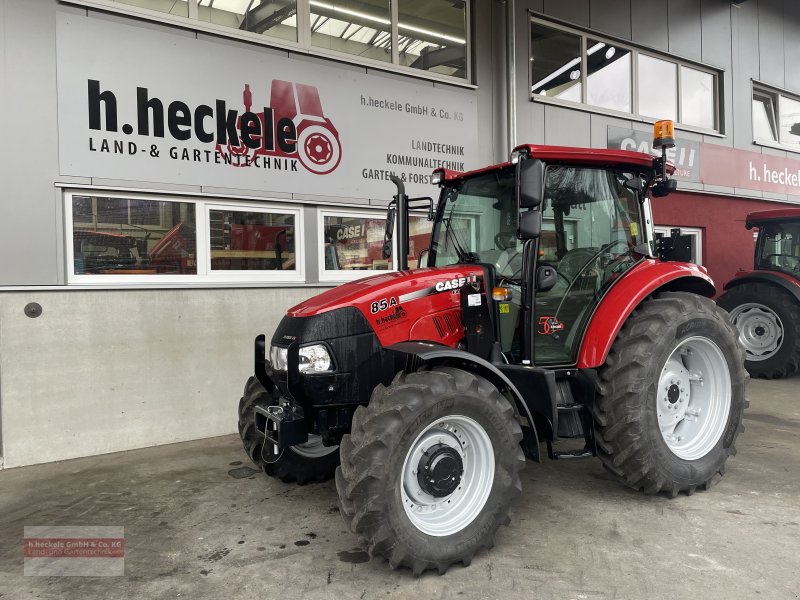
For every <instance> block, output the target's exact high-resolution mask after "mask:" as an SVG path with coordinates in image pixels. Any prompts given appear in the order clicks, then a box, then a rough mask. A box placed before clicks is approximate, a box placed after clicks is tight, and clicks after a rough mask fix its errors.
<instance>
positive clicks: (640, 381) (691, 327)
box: [594, 293, 747, 497]
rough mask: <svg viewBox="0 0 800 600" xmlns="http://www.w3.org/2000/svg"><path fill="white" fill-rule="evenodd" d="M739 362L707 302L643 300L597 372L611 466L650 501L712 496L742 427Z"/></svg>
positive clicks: (602, 451)
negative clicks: (705, 492)
mask: <svg viewBox="0 0 800 600" xmlns="http://www.w3.org/2000/svg"><path fill="white" fill-rule="evenodd" d="M743 360H744V356H743V351H742V349H741V348H740V347H739V345H738V342H737V334H736V331H735V330H734V328H733V327H732V326H731V324H730V322H729V321H728V319H727V316H726V314H725V312H724V311H722V310H721V309H719V308H718V307H717V306H716V305H715V304H714V303H713V302H712V301H711V300H709V299H707V298H703V297H701V296H698V295H696V294H686V293H664V294H660V295H658V296H656V297H655V298H653V299H651V300H647V301H645V302H644V303H643V304H642V305H641V306H639V307H638V308H637V309H636V310H635V311H634V313H633V314H632V315H631V316H630V317H629V318H628V320H627V321H626V323H625V325H623V327H622V329H621V330H620V332H619V334H618V335H617V338H616V340H615V341H614V344H613V345H612V347H611V351H610V352H609V355H608V358H607V359H606V363H605V365H604V366H603V367H602V368H601V369H600V372H599V390H598V396H597V399H596V402H595V414H594V418H595V424H596V427H597V447H598V456H599V458H600V459H601V460H602V462H603V465H604V466H605V467H606V469H608V470H609V471H610V472H611V473H613V474H614V475H615V476H616V477H617V478H618V479H620V480H622V481H623V482H624V483H626V484H627V485H629V486H631V487H633V488H635V489H640V490H643V491H644V492H645V493H648V494H656V493H659V492H664V493H666V494H668V495H670V496H673V497H674V496H676V495H677V494H678V493H679V492H685V493H687V494H691V493H693V492H694V491H695V489H697V488H701V489H707V488H708V487H709V486H710V485H711V483H712V480H713V478H714V476H715V475H716V474H718V473H719V474H720V475H722V474H723V473H724V472H725V462H726V461H727V459H728V457H729V456H730V455H732V454H734V453H735V448H734V443H735V441H736V436H737V435H738V434H739V432H740V431H741V429H742V412H743V410H744V408H745V405H746V400H745V396H744V386H745V381H746V378H747V373H746V372H745V370H744V366H743Z"/></svg>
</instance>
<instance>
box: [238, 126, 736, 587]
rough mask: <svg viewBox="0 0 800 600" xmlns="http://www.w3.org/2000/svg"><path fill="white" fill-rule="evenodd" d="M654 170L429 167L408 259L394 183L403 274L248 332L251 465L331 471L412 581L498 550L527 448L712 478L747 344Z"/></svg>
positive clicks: (290, 475)
mask: <svg viewBox="0 0 800 600" xmlns="http://www.w3.org/2000/svg"><path fill="white" fill-rule="evenodd" d="M659 130H660V129H659ZM669 133H671V132H669ZM669 137H671V135H670V136H669ZM657 141H659V142H661V144H662V145H664V146H666V145H668V144H669V142H670V141H671V140H667V139H665V138H663V137H662V138H660V139H659V140H657ZM668 170H669V169H668V166H667V164H666V161H665V159H664V157H663V156H662V157H653V156H650V155H648V154H641V153H636V152H628V151H620V150H597V149H581V148H566V147H553V146H536V145H524V146H519V147H517V148H516V149H515V150H514V152H513V153H512V157H511V160H510V161H509V162H506V163H503V164H499V165H495V166H491V167H487V168H483V169H478V170H475V171H470V172H468V173H454V172H450V171H445V170H438V171H435V172H434V180H435V183H438V185H439V186H440V188H441V195H440V198H439V202H438V206H437V208H436V211H435V215H434V214H433V212H431V218H432V219H433V221H434V223H433V234H432V241H431V245H430V248H429V251H428V260H427V264H428V266H427V267H425V268H420V269H415V270H408V269H407V268H406V267H407V256H408V252H407V250H408V214H409V207H410V206H411V207H413V208H419V206H420V203H422V204H427V203H428V202H429V201H430V199H409V198H407V197H406V195H405V193H404V188H403V184H402V182H401V181H400V180H399V179H397V178H395V180H394V181H395V183H396V185H397V188H398V193H397V195H396V196H395V200H394V202H393V203H392V205H390V217H389V219H388V220H389V221H390V222H391V221H392V220H393V218H394V217H396V220H397V238H398V248H399V251H398V267H399V270H398V271H397V272H391V273H386V274H381V275H376V276H373V277H368V278H366V279H362V280H360V281H357V282H353V283H347V284H344V285H342V286H339V287H337V288H335V289H332V290H329V291H326V292H323V293H322V294H320V295H318V296H316V297H314V298H311V299H309V300H307V301H305V302H303V303H301V304H299V305H297V306H295V307H294V308H292V309H290V310H289V312H288V314H287V315H286V316H285V317H284V318H283V320H282V321H281V323H280V324H279V326H278V329H277V331H276V332H275V333H274V335H273V336H272V340H271V343H270V345H269V347H267V343H266V338H265V336H264V335H260V336H258V337H257V338H256V342H255V376H254V377H251V378H250V379H249V381H248V382H247V384H246V386H245V390H244V395H243V397H242V398H241V400H240V403H239V431H240V434H241V438H242V441H243V443H244V448H245V450H246V451H247V453H248V455H249V456H250V458H251V459H252V460H253V461H254V462H255V463H256V464H257V465H258V466H259V467H261V468H262V469H263V470H264V471H265V472H266V473H267V474H268V475H270V476H273V477H277V478H280V479H282V480H284V481H289V480H296V481H297V482H298V483H306V482H312V481H322V480H324V479H326V478H329V477H331V476H333V475H334V474H335V477H336V488H337V491H338V495H339V506H340V510H341V513H342V515H343V516H344V518H345V520H346V521H347V522H348V523H349V525H350V527H351V529H352V530H353V531H354V532H355V533H358V534H360V535H361V536H363V537H364V538H365V539H366V544H367V547H368V549H369V552H370V554H372V555H381V556H384V557H386V558H387V559H388V561H389V564H390V566H391V567H393V568H396V567H407V568H410V569H412V571H413V573H414V574H415V575H418V574H420V573H422V572H423V571H424V570H426V569H437V570H438V571H439V572H440V573H443V572H444V571H446V570H447V569H448V567H449V566H450V565H452V564H454V563H459V562H460V563H463V564H464V565H467V564H469V562H470V561H471V560H472V557H473V556H474V555H475V553H476V552H478V551H479V550H481V549H482V548H490V547H491V546H492V545H493V544H494V539H495V533H496V531H497V529H498V528H499V526H500V525H504V524H508V523H509V522H510V515H509V507H510V505H511V502H512V500H513V498H514V497H515V496H517V495H518V494H519V493H520V491H521V489H522V485H521V482H520V476H519V472H520V470H521V469H522V468H523V466H524V465H525V459H526V457H527V458H528V459H531V460H533V461H540V460H541V457H542V455H543V454H544V452H546V454H547V455H548V456H549V457H550V458H574V457H583V456H592V455H595V456H597V457H598V458H599V459H600V460H601V461H602V463H603V465H604V466H605V467H606V468H607V469H608V470H609V471H610V472H611V473H612V474H613V475H614V476H615V477H616V478H617V479H619V480H620V481H621V482H623V483H624V484H626V485H628V486H631V487H633V488H635V489H638V490H642V491H644V492H645V493H648V494H655V493H664V494H666V495H669V496H675V495H677V494H678V493H680V492H684V493H686V494H692V493H693V492H694V491H695V490H697V489H707V488H708V487H709V486H710V485H711V483H712V480H714V479H715V476H717V475H718V474H722V473H723V472H724V469H725V462H726V460H727V459H728V457H729V456H730V455H731V454H733V453H734V442H735V440H736V437H737V435H738V433H739V431H740V430H741V423H742V411H743V410H744V408H745V404H746V401H745V394H744V391H745V389H744V388H745V379H746V373H745V370H744V367H743V360H744V356H743V351H742V350H741V348H740V346H739V344H738V342H737V334H736V330H735V329H734V328H733V327H732V325H731V324H730V321H729V320H728V317H727V314H726V313H725V312H724V311H723V310H722V309H720V308H718V307H717V306H716V304H714V302H712V301H711V300H710V298H711V297H712V296H713V295H714V294H715V288H714V285H713V283H712V282H711V280H710V279H709V277H708V275H707V274H706V272H705V270H703V269H702V268H701V267H698V266H696V265H693V264H688V263H682V262H676V261H671V260H670V256H669V255H670V252H671V247H670V244H668V243H656V240H655V236H654V235H653V230H652V217H651V211H650V196H651V195H652V196H665V195H667V194H668V193H669V192H671V191H672V190H674V189H675V181H674V180H671V179H669V178H668V176H667V171H668ZM430 205H431V207H432V202H431V203H430ZM390 229H391V228H388V227H387V231H388V230H390ZM545 233H547V235H545ZM569 438H577V439H578V440H581V441H582V447H581V443H580V442H579V443H578V444H577V445H576V444H575V443H574V442H573V444H572V446H573V448H578V449H573V450H569V449H566V450H565V449H562V448H561V447H560V446H562V447H563V443H564V442H563V440H565V439H567V440H568V439H569ZM559 442H561V444H560V443H559ZM542 445H544V451H543V450H542Z"/></svg>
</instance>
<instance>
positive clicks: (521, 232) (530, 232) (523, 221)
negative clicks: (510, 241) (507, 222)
mask: <svg viewBox="0 0 800 600" xmlns="http://www.w3.org/2000/svg"><path fill="white" fill-rule="evenodd" d="M541 232H542V211H540V210H529V211H527V212H524V213H522V214H520V216H519V229H518V230H517V237H518V238H519V239H521V240H532V239H535V238H537V237H539V234H540V233H541Z"/></svg>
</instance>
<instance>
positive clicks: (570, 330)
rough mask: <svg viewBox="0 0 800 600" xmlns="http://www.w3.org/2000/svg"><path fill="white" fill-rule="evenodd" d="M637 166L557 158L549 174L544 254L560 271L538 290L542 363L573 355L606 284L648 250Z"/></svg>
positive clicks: (538, 344)
mask: <svg viewBox="0 0 800 600" xmlns="http://www.w3.org/2000/svg"><path fill="white" fill-rule="evenodd" d="M637 179H639V180H640V181H641V182H642V183H644V181H643V177H642V176H641V175H639V174H636V173H628V172H624V171H617V170H605V169H594V168H584V167H560V166H554V165H551V166H549V167H548V168H547V172H546V175H545V199H544V203H543V205H542V221H543V224H542V229H543V234H542V236H541V237H540V239H539V252H540V255H541V257H542V258H541V262H544V263H549V264H550V265H551V266H553V267H554V268H555V270H556V272H557V274H558V280H557V282H556V284H555V286H554V287H553V288H552V289H550V290H548V291H546V292H542V291H539V292H537V293H536V297H535V303H534V310H535V315H534V323H535V326H536V333H537V335H536V336H535V345H534V353H535V359H534V361H535V362H536V363H570V362H572V361H573V360H574V358H575V354H576V352H577V349H578V347H579V346H580V340H581V336H582V333H583V331H584V328H585V327H586V324H587V323H588V321H589V319H590V317H591V315H592V312H593V310H594V308H595V306H596V305H597V303H598V302H599V300H600V298H602V297H603V295H604V293H605V291H606V290H607V289H608V287H609V286H610V285H612V284H613V283H614V282H615V281H616V280H617V279H618V278H620V277H621V276H622V275H623V274H624V273H625V272H626V271H627V270H628V269H630V268H632V267H633V266H634V265H635V264H636V263H637V262H638V261H639V260H641V258H642V257H643V255H644V253H645V252H647V245H646V243H645V240H644V239H643V237H642V232H643V231H644V227H643V223H642V217H641V211H640V206H639V198H638V197H637V193H636V192H635V191H634V190H633V189H631V188H632V187H634V186H632V185H631V183H632V182H633V181H635V180H637Z"/></svg>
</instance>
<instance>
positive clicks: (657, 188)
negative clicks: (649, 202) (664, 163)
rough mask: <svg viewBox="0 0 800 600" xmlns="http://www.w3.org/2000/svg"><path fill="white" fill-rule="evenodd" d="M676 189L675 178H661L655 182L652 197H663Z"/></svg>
mask: <svg viewBox="0 0 800 600" xmlns="http://www.w3.org/2000/svg"><path fill="white" fill-rule="evenodd" d="M677 189H678V182H677V181H676V180H675V179H667V180H666V181H664V180H662V181H659V182H658V183H657V184H655V185H654V186H653V192H652V193H653V197H654V198H663V197H664V196H668V195H670V194H671V193H672V192H674V191H675V190H677Z"/></svg>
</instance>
